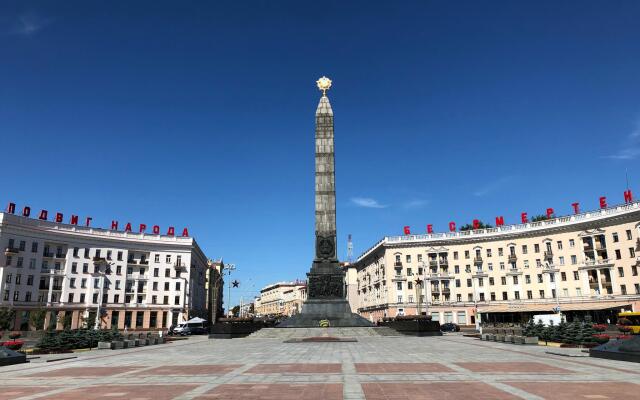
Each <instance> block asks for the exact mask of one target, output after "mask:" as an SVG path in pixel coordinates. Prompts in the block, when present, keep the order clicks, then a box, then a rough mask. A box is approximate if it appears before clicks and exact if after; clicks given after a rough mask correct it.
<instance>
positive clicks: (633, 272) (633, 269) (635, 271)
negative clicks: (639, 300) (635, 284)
mask: <svg viewBox="0 0 640 400" xmlns="http://www.w3.org/2000/svg"><path fill="white" fill-rule="evenodd" d="M631 275H633V276H638V266H637V265H632V266H631Z"/></svg>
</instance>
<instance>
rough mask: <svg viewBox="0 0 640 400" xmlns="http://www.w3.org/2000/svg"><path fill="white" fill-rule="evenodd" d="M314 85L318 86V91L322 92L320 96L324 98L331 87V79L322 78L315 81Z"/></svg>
mask: <svg viewBox="0 0 640 400" xmlns="http://www.w3.org/2000/svg"><path fill="white" fill-rule="evenodd" d="M316 84H317V85H318V89H320V90H321V91H322V95H323V96H326V95H327V90H329V88H330V87H331V79H329V78H327V77H326V76H323V77H322V78H320V79H318V80H317V81H316Z"/></svg>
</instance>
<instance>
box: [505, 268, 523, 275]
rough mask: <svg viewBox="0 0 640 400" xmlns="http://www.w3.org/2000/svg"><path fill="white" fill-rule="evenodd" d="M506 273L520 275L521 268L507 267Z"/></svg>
mask: <svg viewBox="0 0 640 400" xmlns="http://www.w3.org/2000/svg"><path fill="white" fill-rule="evenodd" d="M507 275H522V270H521V269H520V268H509V270H508V271H507Z"/></svg>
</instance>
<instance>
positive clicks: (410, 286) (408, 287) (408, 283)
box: [176, 282, 413, 290]
mask: <svg viewBox="0 0 640 400" xmlns="http://www.w3.org/2000/svg"><path fill="white" fill-rule="evenodd" d="M178 283H180V282H178ZM412 289H413V282H407V290H412ZM176 290H180V288H179V287H178V289H176Z"/></svg>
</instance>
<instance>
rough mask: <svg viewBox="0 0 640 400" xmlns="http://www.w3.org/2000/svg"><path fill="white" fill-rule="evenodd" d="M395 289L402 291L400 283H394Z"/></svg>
mask: <svg viewBox="0 0 640 400" xmlns="http://www.w3.org/2000/svg"><path fill="white" fill-rule="evenodd" d="M396 289H397V290H402V282H396Z"/></svg>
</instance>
